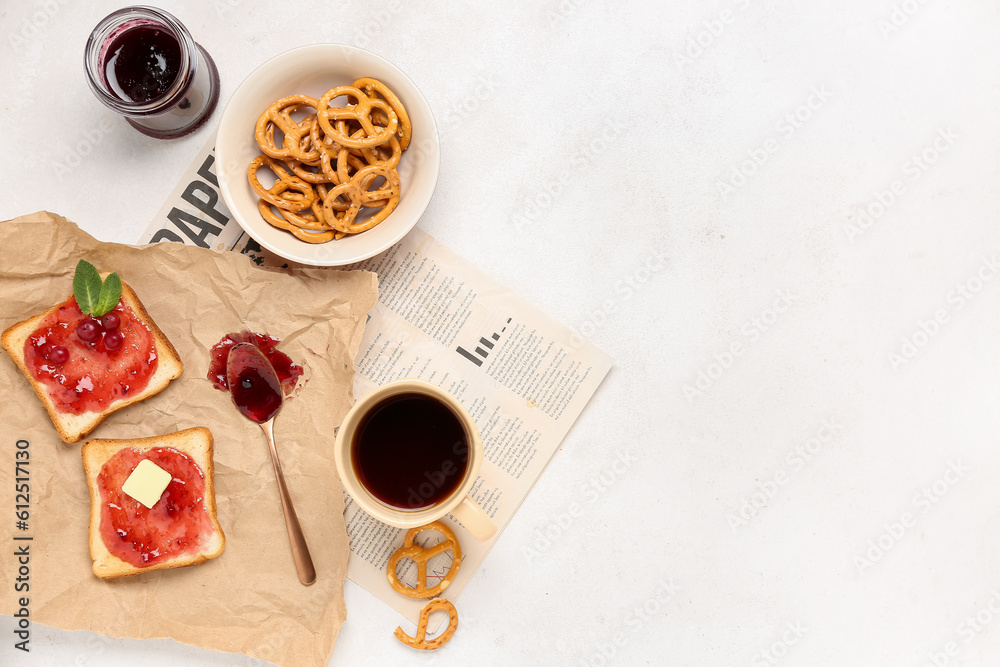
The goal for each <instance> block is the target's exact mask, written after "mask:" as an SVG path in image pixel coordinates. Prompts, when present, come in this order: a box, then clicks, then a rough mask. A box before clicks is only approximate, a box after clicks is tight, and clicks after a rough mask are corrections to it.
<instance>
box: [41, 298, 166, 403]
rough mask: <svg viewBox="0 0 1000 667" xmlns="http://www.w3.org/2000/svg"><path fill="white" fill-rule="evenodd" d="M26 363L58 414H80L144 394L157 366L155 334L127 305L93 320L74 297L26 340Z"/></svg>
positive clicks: (47, 317) (120, 303)
mask: <svg viewBox="0 0 1000 667" xmlns="http://www.w3.org/2000/svg"><path fill="white" fill-rule="evenodd" d="M24 359H25V363H26V365H27V367H28V370H29V371H30V372H31V374H32V375H33V376H34V377H35V379H36V380H38V381H39V382H41V383H42V384H43V385H45V387H46V389H47V390H48V394H49V398H51V399H52V402H53V403H54V404H55V406H56V409H57V410H59V411H60V412H65V413H70V414H77V415H78V414H81V413H83V412H88V411H89V412H103V411H104V410H105V409H107V408H108V407H109V406H110V405H111V404H112V403H114V402H115V401H118V400H121V399H125V398H128V397H130V396H133V395H135V394H138V393H140V392H141V391H142V390H143V389H145V388H146V385H147V384H149V379H150V378H151V377H152V376H153V374H154V373H155V372H156V364H157V356H156V343H155V339H154V337H153V333H152V332H151V331H150V330H149V327H148V326H146V324H145V323H144V322H143V321H142V320H141V319H139V317H138V316H137V315H136V314H135V312H134V311H133V310H132V309H131V308H130V307H129V306H128V305H127V304H125V303H124V302H123V301H119V302H118V305H117V306H115V308H114V310H112V311H111V312H110V313H108V314H106V315H104V316H103V317H100V318H95V317H91V316H90V315H84V314H83V313H82V312H81V311H80V308H79V306H78V305H77V303H76V299H75V298H73V297H70V298H69V299H68V300H67V301H66V302H65V303H63V304H61V305H59V306H58V307H57V308H56V309H55V310H53V311H52V312H51V313H49V314H48V315H47V316H46V317H45V318H44V319H43V320H42V322H41V324H40V325H39V326H38V328H37V329H35V331H34V332H33V333H32V334H31V335H30V336H28V340H27V341H25V344H24Z"/></svg>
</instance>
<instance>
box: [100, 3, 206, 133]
mask: <svg viewBox="0 0 1000 667" xmlns="http://www.w3.org/2000/svg"><path fill="white" fill-rule="evenodd" d="M84 67H85V68H86V71H87V82H88V83H89V84H90V89H91V90H92V91H94V95H96V96H97V99H99V100H100V101H101V102H102V103H103V104H104V105H105V106H107V107H108V108H110V109H112V110H113V111H115V112H117V113H118V114H120V115H122V116H124V117H125V120H127V121H128V122H129V123H130V124H131V125H132V127H134V128H135V129H137V130H139V131H140V132H142V133H143V134H146V135H148V136H150V137H156V138H158V139H173V138H175V137H182V136H184V135H186V134H190V133H191V132H194V131H195V130H197V129H198V128H199V127H201V126H202V125H203V124H204V123H205V121H206V120H208V118H209V116H211V115H212V111H213V110H214V109H215V105H216V103H217V102H218V100H219V72H218V70H217V69H216V68H215V63H214V62H213V61H212V57H211V56H209V55H208V52H206V51H205V49H203V48H201V46H199V45H198V44H196V43H195V41H194V39H193V38H192V37H191V33H189V32H188V31H187V28H185V27H184V25H183V24H182V23H181V22H180V21H178V20H177V19H176V18H174V17H173V16H172V15H170V14H168V13H167V12H165V11H163V10H161V9H154V8H153V7H125V8H124V9H119V10H118V11H116V12H113V13H112V14H109V15H108V16H107V17H105V18H104V20H103V21H101V22H100V23H99V24H98V25H97V27H96V28H94V31H93V32H92V33H91V34H90V39H88V40H87V49H86V53H85V56H84Z"/></svg>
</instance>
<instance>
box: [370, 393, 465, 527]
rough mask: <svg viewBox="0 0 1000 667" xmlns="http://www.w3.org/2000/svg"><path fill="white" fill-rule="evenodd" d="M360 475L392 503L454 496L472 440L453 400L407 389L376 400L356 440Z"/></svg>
mask: <svg viewBox="0 0 1000 667" xmlns="http://www.w3.org/2000/svg"><path fill="white" fill-rule="evenodd" d="M351 460H352V462H353V466H354V472H355V474H356V475H357V476H358V479H359V480H360V481H361V483H362V484H363V485H364V487H365V488H366V489H368V491H369V493H371V494H372V495H373V496H375V498H377V499H378V500H380V501H382V502H383V503H385V504H386V505H389V506H390V507H394V508H397V509H403V510H420V509H424V508H427V507H432V506H434V505H436V504H438V503H440V502H441V501H443V500H444V499H445V498H447V497H448V496H450V495H451V494H452V493H453V492H454V491H455V489H457V488H458V487H459V485H460V484H461V482H462V479H463V478H464V477H465V470H466V468H467V466H468V464H469V440H468V437H467V436H466V433H465V428H464V427H463V426H462V422H461V421H460V420H459V418H458V417H457V416H456V415H455V414H454V413H453V412H452V411H451V408H449V407H448V406H447V405H445V404H444V403H442V402H441V401H439V400H438V399H436V398H434V397H433V396H427V395H425V394H418V393H415V392H414V393H406V394H397V395H395V396H390V397H389V398H386V399H385V400H383V401H381V402H379V403H376V404H375V406H374V407H373V408H372V409H371V410H369V412H368V414H367V415H365V416H364V418H362V420H361V422H360V423H359V424H358V428H357V430H356V431H355V432H354V441H353V442H352V443H351Z"/></svg>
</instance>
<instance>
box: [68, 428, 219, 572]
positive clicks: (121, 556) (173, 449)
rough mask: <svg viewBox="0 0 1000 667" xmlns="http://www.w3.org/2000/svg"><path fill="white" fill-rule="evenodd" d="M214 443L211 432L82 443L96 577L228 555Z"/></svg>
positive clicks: (196, 429)
mask: <svg viewBox="0 0 1000 667" xmlns="http://www.w3.org/2000/svg"><path fill="white" fill-rule="evenodd" d="M212 445H213V439H212V433H211V431H209V430H208V429H207V428H204V427H197V428H189V429H186V430H183V431H177V432H176V433H168V434H166V435H161V436H153V437H149V438H134V439H128V440H110V439H100V438H94V439H90V440H87V441H86V442H84V443H83V447H82V448H81V450H80V451H81V456H82V458H83V468H84V471H85V474H86V477H87V487H88V488H89V490H90V533H89V534H90V538H89V544H90V556H91V558H93V559H94V574H96V575H97V576H98V577H100V578H102V579H113V578H116V577H130V576H133V575H137V574H141V573H143V572H152V571H155V570H163V569H168V568H177V567H187V566H190V565H198V564H200V563H204V562H205V561H206V560H209V559H212V558H217V557H219V556H220V555H221V554H222V552H223V550H224V549H225V548H226V536H225V534H224V533H223V531H222V527H221V526H220V525H219V520H218V516H217V514H216V504H215V481H214V478H215V466H214V461H213V454H212Z"/></svg>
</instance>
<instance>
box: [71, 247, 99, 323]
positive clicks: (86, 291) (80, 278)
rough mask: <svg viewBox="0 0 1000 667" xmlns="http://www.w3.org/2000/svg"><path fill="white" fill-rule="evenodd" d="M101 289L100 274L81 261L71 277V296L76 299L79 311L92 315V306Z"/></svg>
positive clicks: (86, 262) (90, 265)
mask: <svg viewBox="0 0 1000 667" xmlns="http://www.w3.org/2000/svg"><path fill="white" fill-rule="evenodd" d="M101 287H102V285H101V274H99V273H98V272H97V269H96V268H94V265H93V264H91V263H90V262H88V261H87V260H85V259H81V260H80V262H79V263H78V264H77V265H76V273H75V274H74V275H73V296H75V297H76V304H77V305H78V306H80V310H81V311H83V312H84V313H86V314H88V315H93V314H94V306H95V305H96V304H97V300H98V298H99V297H100V295H101Z"/></svg>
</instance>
